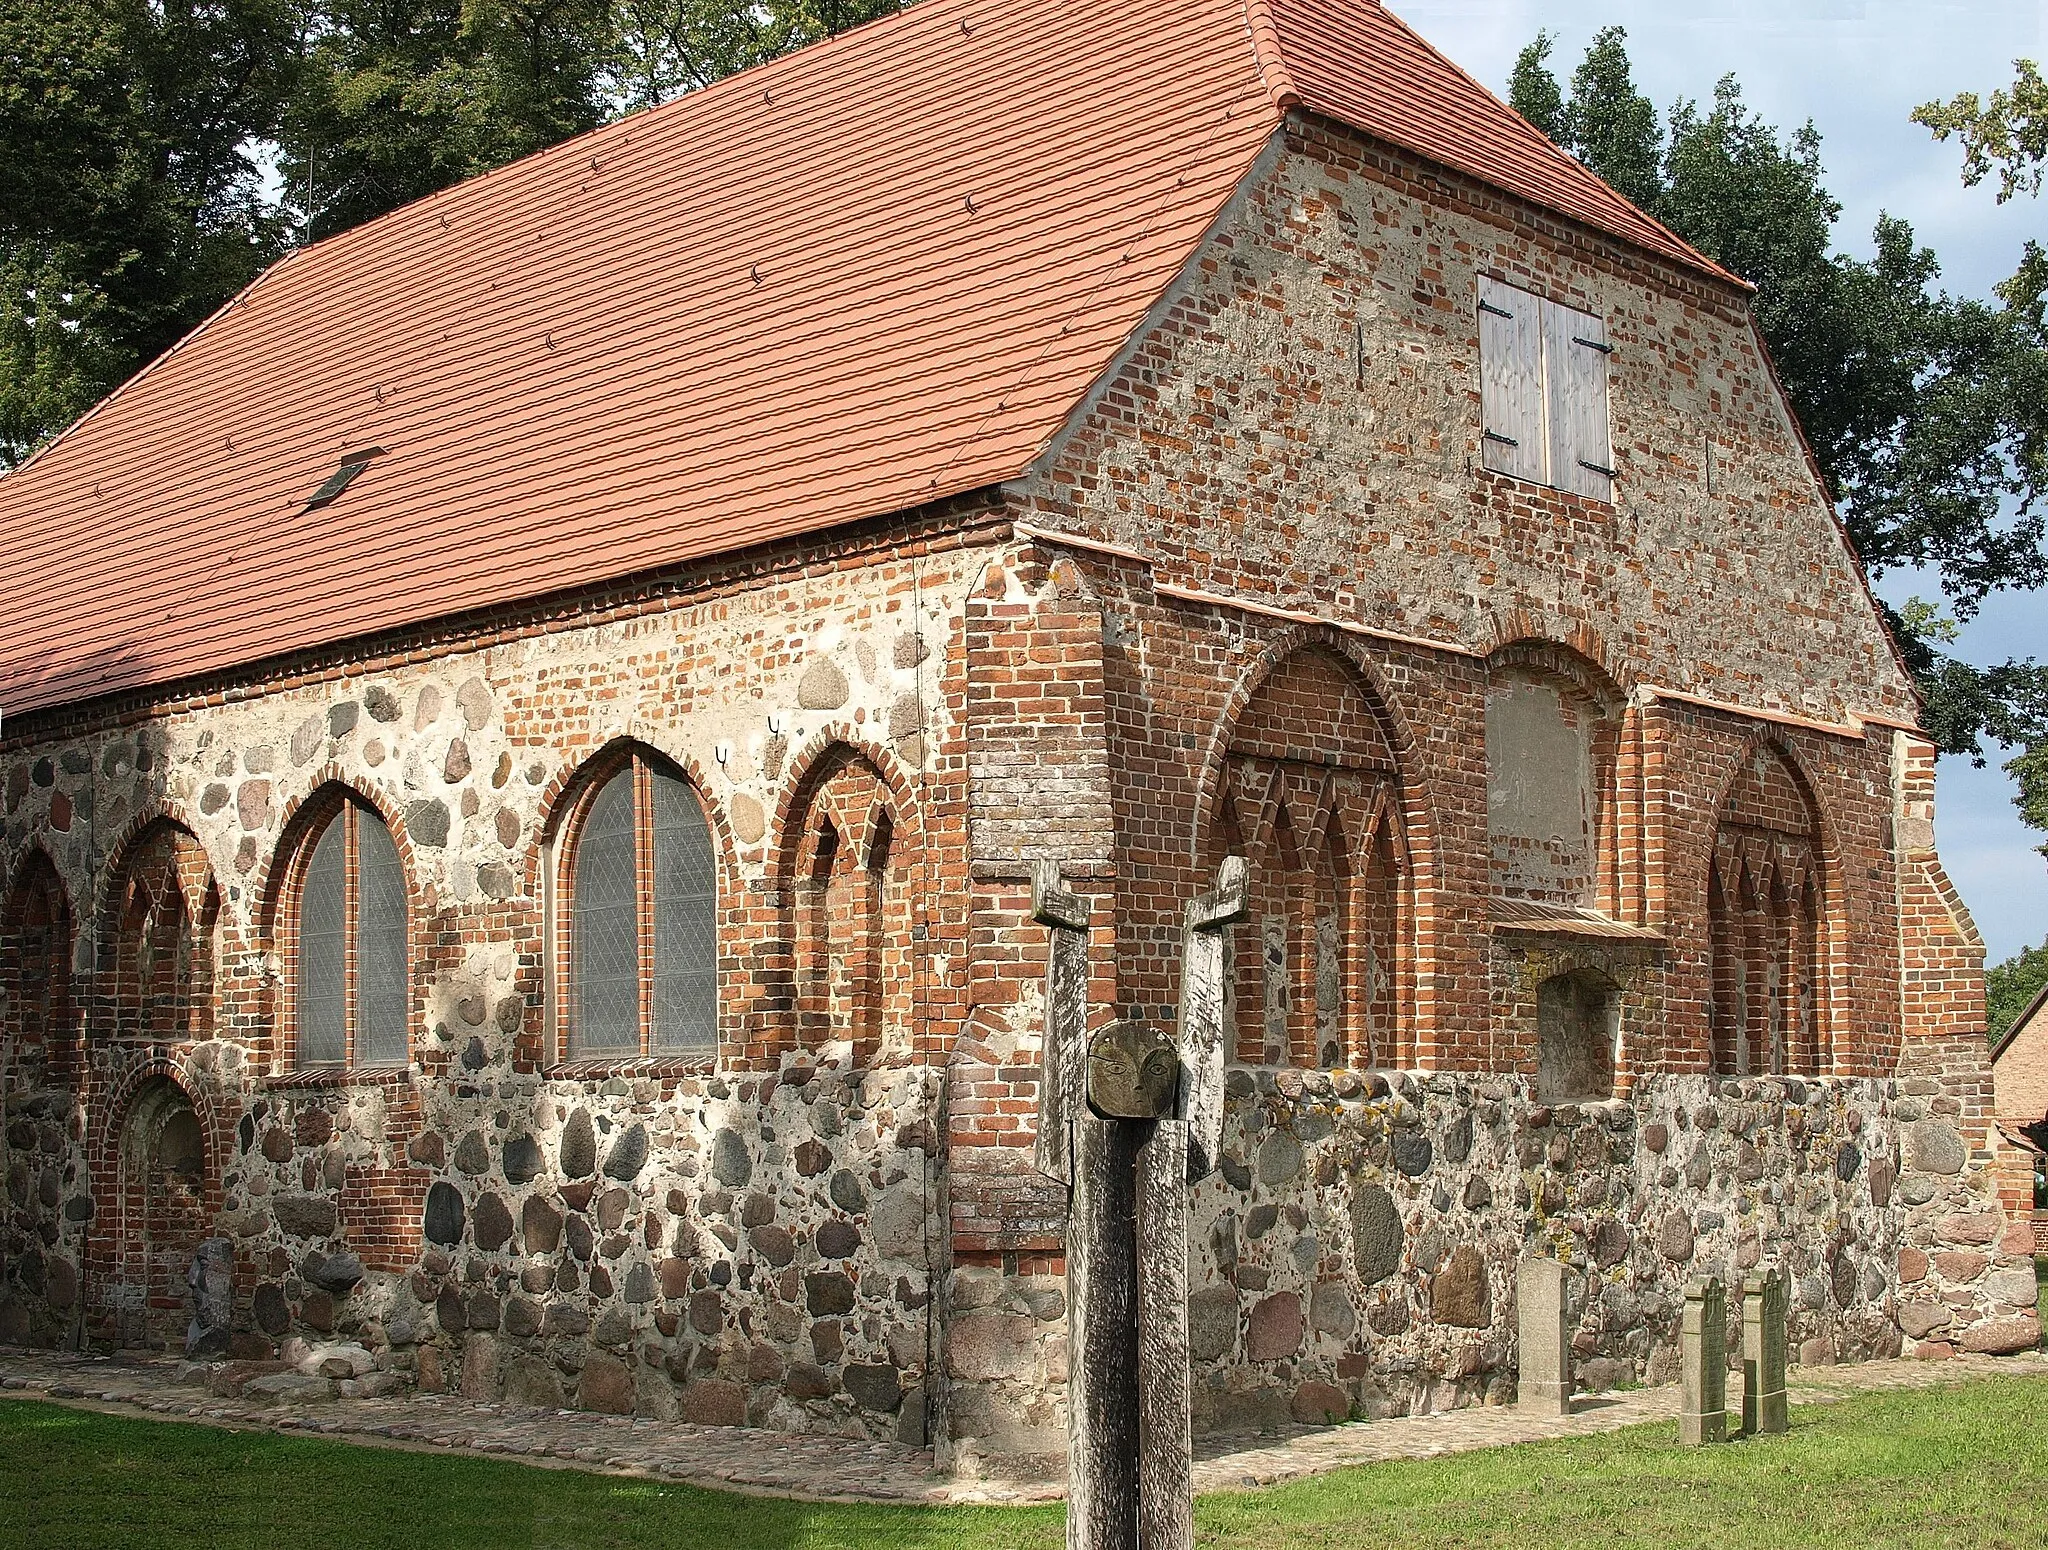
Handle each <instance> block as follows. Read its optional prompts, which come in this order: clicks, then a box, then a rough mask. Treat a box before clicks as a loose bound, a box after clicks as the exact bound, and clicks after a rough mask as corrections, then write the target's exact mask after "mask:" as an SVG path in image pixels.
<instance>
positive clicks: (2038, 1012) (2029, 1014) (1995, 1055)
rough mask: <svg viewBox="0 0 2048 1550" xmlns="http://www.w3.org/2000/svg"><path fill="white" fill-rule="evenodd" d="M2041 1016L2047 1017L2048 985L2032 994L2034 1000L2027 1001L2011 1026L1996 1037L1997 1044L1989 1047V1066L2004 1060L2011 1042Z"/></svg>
mask: <svg viewBox="0 0 2048 1550" xmlns="http://www.w3.org/2000/svg"><path fill="white" fill-rule="evenodd" d="M2043 1015H2048V985H2043V986H2042V987H2041V988H2040V989H2039V990H2037V991H2035V992H2034V999H2033V1000H2031V1001H2029V1002H2028V1003H2027V1004H2026V1008H2025V1009H2024V1010H2023V1011H2022V1012H2021V1013H2020V1015H2019V1016H2017V1017H2015V1018H2014V1019H2013V1020H2012V1026H2011V1027H2009V1028H2007V1029H2006V1030H2005V1032H2004V1033H2002V1034H2000V1035H1999V1036H1998V1042H1997V1043H1995V1044H1993V1045H1992V1046H1991V1064H1992V1065H1994V1066H1996V1065H1997V1064H1998V1062H1999V1061H2000V1060H2001V1059H2003V1058H2004V1055H2005V1052H2006V1051H2007V1050H2009V1049H2011V1048H2012V1043H2013V1040H2015V1039H2017V1038H2018V1037H2019V1036H2020V1035H2021V1034H2023V1033H2025V1032H2026V1031H2027V1029H2029V1028H2031V1027H2032V1026H2033V1024H2034V1019H2035V1018H2037V1017H2041V1016H2043Z"/></svg>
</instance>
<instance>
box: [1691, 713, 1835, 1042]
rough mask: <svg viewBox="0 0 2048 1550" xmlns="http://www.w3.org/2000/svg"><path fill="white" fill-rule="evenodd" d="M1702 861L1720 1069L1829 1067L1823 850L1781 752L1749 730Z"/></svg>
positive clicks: (1815, 808)
mask: <svg viewBox="0 0 2048 1550" xmlns="http://www.w3.org/2000/svg"><path fill="white" fill-rule="evenodd" d="M1715 814H1716V816H1715V822H1714V839H1713V846H1712V850H1711V853H1710V854H1709V856H1708V857H1707V858H1706V865H1705V868H1704V871H1705V873H1706V879H1705V880H1706V890H1707V909H1706V916H1707V932H1708V952H1709V962H1710V981H1709V992H1708V1018H1707V1022H1708V1038H1709V1057H1710V1061H1711V1065H1712V1069H1713V1070H1714V1071H1715V1072H1717V1073H1719V1074H1722V1075H1729V1076H1747V1075H1760V1074H1767V1073H1768V1074H1783V1073H1798V1074H1804V1075H1821V1074H1826V1073H1828V1072H1830V1071H1832V1070H1833V1068H1834V1038H1833V1008H1832V1005H1831V997H1830V989H1829V988H1830V983H1831V974H1830V960H1831V958H1832V956H1833V942H1832V936H1833V932H1834V930H1835V928H1836V922H1835V921H1834V919H1833V914H1834V912H1833V911H1832V910H1831V909H1830V907H1829V901H1830V898H1831V897H1832V894H1833V890H1832V889H1831V888H1830V886H1829V875H1828V874H1829V865H1828V857H1829V854H1830V851H1829V846H1828V843H1827V830H1826V824H1825V820H1824V818H1823V814H1822V808H1821V804H1820V801H1819V799H1818V797H1817V796H1816V794H1815V792H1814V788H1813V784H1812V782H1811V780H1810V779H1809V778H1808V777H1807V775H1806V772H1805V771H1804V769H1803V768H1802V767H1801V765H1800V764H1799V762H1798V759H1797V758H1796V756H1795V755H1794V754H1793V752H1792V750H1791V749H1790V748H1788V747H1786V746H1785V744H1784V743H1783V741H1782V740H1780V739H1778V738H1776V737H1773V736H1770V735H1768V734H1761V733H1760V734H1757V735H1755V736H1753V737H1752V738H1751V739H1750V740H1749V742H1748V744H1747V746H1746V747H1745V749H1744V751H1743V753H1742V755H1741V757H1740V758H1739V759H1738V760H1737V761H1736V764H1735V766H1734V769H1733V770H1732V772H1731V773H1730V775H1729V777H1728V778H1727V780H1726V781H1725V782H1724V783H1723V786H1722V789H1721V794H1720V798H1719V800H1718V802H1717V803H1716V806H1715Z"/></svg>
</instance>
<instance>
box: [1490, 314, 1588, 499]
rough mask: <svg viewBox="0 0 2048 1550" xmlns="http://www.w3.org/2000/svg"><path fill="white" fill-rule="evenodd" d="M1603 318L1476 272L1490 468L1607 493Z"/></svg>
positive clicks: (1558, 486) (1576, 492)
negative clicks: (1477, 277) (1547, 299)
mask: <svg viewBox="0 0 2048 1550" xmlns="http://www.w3.org/2000/svg"><path fill="white" fill-rule="evenodd" d="M1611 353H1612V349H1611V347H1610V346H1609V344H1608V342H1607V325H1606V324H1605V323H1604V322H1603V321H1602V320H1601V319H1599V318H1597V317H1594V316H1593V315H1592V314H1591V313H1587V312H1580V311H1578V310H1576V309H1575V308H1572V307H1566V306H1563V305H1560V304H1559V303H1557V302H1554V301H1546V300H1544V299H1543V298H1542V297H1540V296H1533V295H1531V294H1530V293H1529V292H1527V291H1523V290H1517V289H1516V288H1515V287H1514V286H1512V285H1505V284H1503V283H1502V282H1501V281H1499V280H1495V279H1492V278H1491V277H1489V276H1486V275H1481V276H1480V277H1479V374H1480V414H1481V430H1482V438H1481V461H1482V462H1483V463H1484V464H1485V466H1486V467H1487V468H1489V469H1492V470H1493V471H1494V472H1495V473H1501V474H1506V475H1508V476H1509V477H1510V478H1513V479H1526V480H1528V481H1530V482H1531V483H1533V484H1547V485H1550V486H1552V487H1553V488H1555V489H1559V490H1566V491H1569V492H1571V493H1572V494H1574V495H1583V496H1586V497H1588V498H1589V499H1592V500H1600V501H1605V500H1612V499H1613V498H1614V465H1613V461H1612V459H1613V449H1612V446H1611V444H1610V441H1609V435H1608V419H1607V357H1608V356H1609V355H1610V354H1611Z"/></svg>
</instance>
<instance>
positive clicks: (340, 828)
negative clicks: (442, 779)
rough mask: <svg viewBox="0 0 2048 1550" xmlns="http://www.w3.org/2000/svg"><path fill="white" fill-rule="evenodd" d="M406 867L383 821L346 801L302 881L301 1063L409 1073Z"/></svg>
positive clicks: (297, 1006) (313, 849) (324, 829)
mask: <svg viewBox="0 0 2048 1550" xmlns="http://www.w3.org/2000/svg"><path fill="white" fill-rule="evenodd" d="M409 959H410V953H409V949H408V939H407V929H406V907H405V869H404V864H403V862H401V861H400V859H399V855H398V846H397V845H396V844H395V843H394V842H393V840H392V838H391V831H390V830H389V829H387V828H385V827H384V822H383V820H382V819H381V818H380V817H378V815H377V814H376V813H374V812H372V811H370V810H369V809H368V808H366V807H364V806H363V805H362V804H361V803H360V802H356V801H352V800H345V801H343V802H341V803H339V804H337V806H336V808H335V810H334V812H333V814H332V815H331V816H330V817H329V818H328V819H327V820H326V821H325V822H324V823H323V824H321V826H320V827H319V828H318V829H317V830H316V831H315V832H314V833H313V834H312V835H311V836H310V838H309V848H308V850H307V855H306V865H305V872H304V874H303V876H302V877H301V879H300V883H299V901H298V940H297V943H296V974H295V976H294V979H295V985H294V996H293V1007H294V1014H295V1017H294V1021H295V1032H296V1038H295V1040H294V1043H293V1056H294V1064H296V1065H300V1066H402V1065H404V1064H405V1063H406V1062H407V1061H408V1060H409V1059H410V1058H411V1041H410V1039H409V1038H408V1031H409V1027H408V1025H409V1023H410V1021H411V1019H410V1016H409V1013H410V1009H411V1003H412V995H411V988H410V973H409Z"/></svg>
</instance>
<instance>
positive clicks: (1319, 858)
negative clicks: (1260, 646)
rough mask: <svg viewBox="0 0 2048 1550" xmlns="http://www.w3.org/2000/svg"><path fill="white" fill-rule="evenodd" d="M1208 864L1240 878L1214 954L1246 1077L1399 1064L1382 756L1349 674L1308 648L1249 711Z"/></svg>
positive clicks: (1400, 902)
mask: <svg viewBox="0 0 2048 1550" xmlns="http://www.w3.org/2000/svg"><path fill="white" fill-rule="evenodd" d="M1223 773H1224V780H1223V789H1222V790H1221V791H1220V792H1219V794H1218V799H1217V804H1216V808H1215V811H1214V813H1213V814H1212V815H1211V818H1210V821H1209V825H1208V830H1207V833H1206V835H1205V837H1204V842H1203V847H1202V848H1203V853H1204V860H1205V865H1207V866H1209V867H1212V868H1213V867H1214V866H1215V865H1216V864H1217V863H1219V862H1220V861H1221V860H1222V858H1223V857H1225V856H1229V855H1241V856H1243V857H1245V858H1246V860H1247V861H1249V862H1250V864H1251V895H1250V910H1249V914H1248V918H1247V919H1246V921H1245V922H1244V924H1242V925H1240V926H1239V927H1238V928H1237V929H1236V930H1235V931H1234V932H1233V933H1232V934H1231V936H1230V937H1229V938H1228V940H1227V943H1226V949H1225V961H1224V982H1225V998H1226V1006H1225V1017H1226V1020H1227V1021H1228V1023H1229V1024H1230V1025H1232V1026H1234V1027H1235V1029H1236V1046H1237V1048H1236V1054H1237V1058H1238V1059H1239V1060H1241V1061H1245V1062H1249V1063H1255V1064H1269V1065H1279V1064H1293V1065H1301V1066H1326V1067H1327V1066H1341V1065H1374V1064H1395V1063H1398V1061H1399V1060H1400V1059H1401V1057H1402V1054H1403V1050H1402V1047H1401V1035H1402V1025H1403V1017H1402V1004H1403V1003H1402V988H1401V987H1402V984H1403V978H1402V976H1403V973H1404V970H1405V963H1406V960H1405V957H1404V954H1403V948H1402V943H1403V940H1404V934H1405V932H1406V930H1407V929H1408V928H1407V911H1406V905H1405V902H1404V901H1405V895H1406V889H1407V883H1408V879H1407V868H1406V865H1405V859H1404V849H1403V845H1402V839H1401V834H1400V827H1399V817H1398V814H1399V808H1400V803H1399V795H1398V793H1399V778H1398V774H1397V771H1396V767H1395V763H1394V758H1393V752H1392V747H1391V744H1390V743H1389V742H1388V741H1387V738H1386V736H1385V733H1384V731H1383V730H1382V728H1381V725H1380V721H1379V718H1378V716H1377V714H1376V712H1375V711H1374V709H1373V707H1372V705H1371V702H1370V701H1369V700H1368V699H1367V698H1366V696H1365V694H1364V693H1363V692H1362V690H1361V688H1360V686H1359V684H1358V682H1357V681H1356V678H1355V676H1354V675H1353V674H1352V672H1351V670H1350V668H1349V667H1348V666H1347V665H1346V664H1344V663H1342V662H1340V661H1338V660H1337V659H1336V658H1334V657H1332V656H1331V655H1329V654H1328V653H1326V652H1324V651H1321V650H1317V649H1310V650H1306V651H1303V652H1300V653H1298V654H1296V655H1295V656H1293V657H1291V658H1289V659H1288V660H1287V661H1286V662H1284V663H1283V664H1281V666H1280V667H1279V668H1278V669H1277V670H1276V671H1275V672H1274V673H1273V674H1272V675H1271V676H1270V677H1269V678H1268V679H1267V680H1266V682H1265V684H1264V685H1263V686H1262V687H1261V688H1260V689H1259V691H1258V693H1256V694H1255V695H1253V697H1252V699H1251V701H1250V702H1249V703H1248V704H1247V706H1246V707H1245V711H1244V713H1243V715H1242V716H1241V717H1240V718H1239V720H1238V724H1237V726H1236V728H1235V729H1234V732H1233V735H1232V738H1231V742H1230V745H1229V747H1228V749H1227V750H1226V753H1225V758H1224V771H1223Z"/></svg>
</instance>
